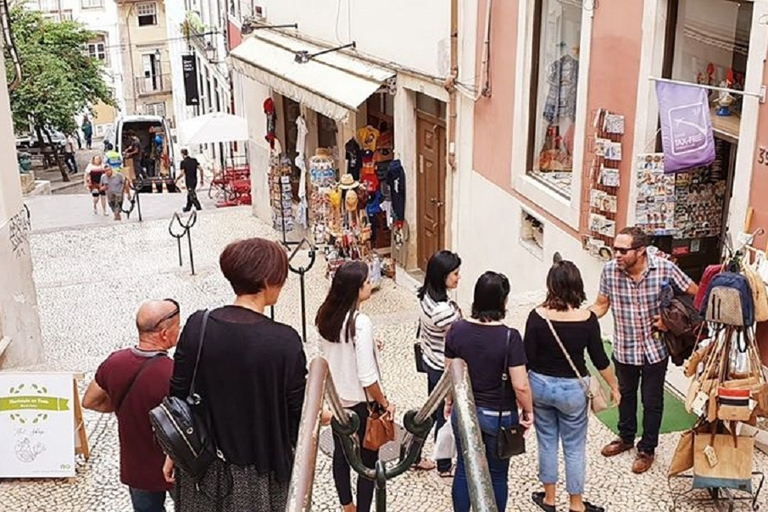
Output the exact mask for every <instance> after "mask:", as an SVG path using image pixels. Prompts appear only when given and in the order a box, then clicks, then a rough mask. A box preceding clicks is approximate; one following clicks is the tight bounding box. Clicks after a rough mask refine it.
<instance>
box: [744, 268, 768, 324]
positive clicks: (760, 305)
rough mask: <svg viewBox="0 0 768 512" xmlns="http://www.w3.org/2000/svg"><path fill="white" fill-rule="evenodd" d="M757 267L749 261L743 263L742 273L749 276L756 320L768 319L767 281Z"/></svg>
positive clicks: (748, 280)
mask: <svg viewBox="0 0 768 512" xmlns="http://www.w3.org/2000/svg"><path fill="white" fill-rule="evenodd" d="M755 268H756V266H755V267H752V266H751V265H750V264H749V263H746V262H745V263H744V264H742V267H741V273H742V274H743V275H744V277H746V278H747V282H748V283H749V289H750V290H751V291H752V302H753V304H754V306H755V322H765V321H766V320H768V296H767V295H766V288H765V282H764V281H763V280H762V278H761V277H760V276H759V275H758V273H757V271H756V270H755Z"/></svg>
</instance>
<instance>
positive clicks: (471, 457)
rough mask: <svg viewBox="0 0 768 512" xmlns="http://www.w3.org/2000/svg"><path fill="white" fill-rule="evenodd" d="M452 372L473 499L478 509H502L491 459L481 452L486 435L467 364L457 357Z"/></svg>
mask: <svg viewBox="0 0 768 512" xmlns="http://www.w3.org/2000/svg"><path fill="white" fill-rule="evenodd" d="M449 372H450V374H451V380H452V381H453V407H454V410H455V411H456V419H457V420H458V425H457V426H458V431H459V439H458V441H459V443H458V445H459V447H460V448H461V453H462V456H463V458H464V467H465V469H466V473H467V485H468V486H469V500H470V502H471V503H472V506H473V510H474V511H475V512H498V508H497V507H496V499H495V497H494V495H493V488H492V487H491V473H490V471H489V469H488V461H487V460H486V458H485V457H483V456H482V455H481V454H483V453H485V450H484V445H483V436H482V433H481V431H480V424H479V423H478V421H477V407H476V406H475V398H474V396H473V394H472V384H471V383H470V381H469V372H468V370H467V363H465V362H464V361H463V360H462V359H454V360H453V361H451V365H450V367H449Z"/></svg>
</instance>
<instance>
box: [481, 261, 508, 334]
mask: <svg viewBox="0 0 768 512" xmlns="http://www.w3.org/2000/svg"><path fill="white" fill-rule="evenodd" d="M509 289H510V288H509V279H507V276H505V275H504V274H500V273H498V272H493V271H490V270H489V271H488V272H486V273H485V274H483V275H481V276H480V277H479V278H478V279H477V282H476V283H475V298H474V300H473V301H472V318H474V319H475V320H480V321H481V322H493V321H499V320H501V319H502V318H504V317H505V316H506V315H507V297H509Z"/></svg>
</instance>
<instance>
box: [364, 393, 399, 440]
mask: <svg viewBox="0 0 768 512" xmlns="http://www.w3.org/2000/svg"><path fill="white" fill-rule="evenodd" d="M394 440H395V422H394V420H393V419H392V418H390V417H389V415H388V414H387V412H386V411H382V410H381V406H379V404H370V403H369V404H368V419H367V420H365V439H363V448H365V449H366V450H371V451H374V452H377V451H379V448H381V447H382V446H384V445H385V444H387V443H388V442H390V441H394Z"/></svg>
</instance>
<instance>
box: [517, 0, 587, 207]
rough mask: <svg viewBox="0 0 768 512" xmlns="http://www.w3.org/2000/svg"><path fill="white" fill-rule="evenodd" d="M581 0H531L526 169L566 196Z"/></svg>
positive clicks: (577, 79) (576, 109) (573, 112)
mask: <svg viewBox="0 0 768 512" xmlns="http://www.w3.org/2000/svg"><path fill="white" fill-rule="evenodd" d="M581 16H582V2H581V0H535V7H534V34H533V57H532V69H531V98H530V113H529V123H530V125H529V134H528V137H529V140H528V151H529V153H528V165H527V169H528V174H529V175H530V176H532V177H534V178H536V179H538V180H540V181H542V182H543V183H545V184H546V185H548V186H550V187H551V188H553V189H554V190H555V191H556V192H558V193H560V194H561V195H564V196H566V197H570V194H571V178H572V174H573V165H574V162H573V149H574V140H573V139H574V130H575V121H576V112H577V111H578V106H577V98H578V82H579V45H580V40H581Z"/></svg>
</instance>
